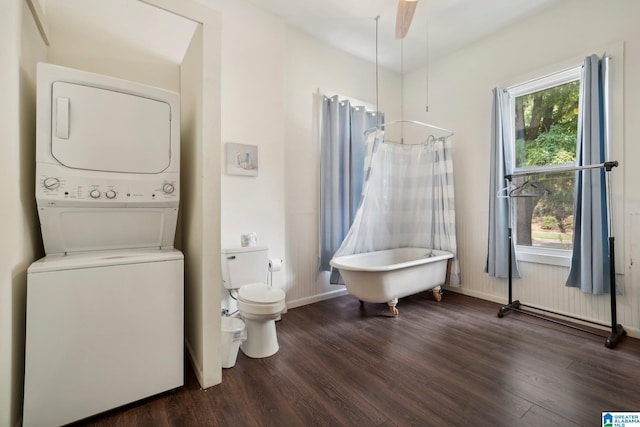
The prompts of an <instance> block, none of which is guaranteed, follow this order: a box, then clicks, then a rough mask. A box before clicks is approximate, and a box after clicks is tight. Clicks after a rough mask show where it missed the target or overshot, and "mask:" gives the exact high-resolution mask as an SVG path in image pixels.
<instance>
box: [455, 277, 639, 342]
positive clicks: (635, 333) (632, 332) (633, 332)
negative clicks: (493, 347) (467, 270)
mask: <svg viewBox="0 0 640 427" xmlns="http://www.w3.org/2000/svg"><path fill="white" fill-rule="evenodd" d="M445 290H447V291H450V292H456V293H459V294H462V295H468V296H470V297H475V298H479V299H482V300H485V301H491V302H495V303H498V304H506V303H507V302H508V301H507V300H508V298H506V297H497V296H495V295H491V294H486V293H484V292H477V291H473V290H469V289H464V288H449V287H448V288H445ZM560 314H562V313H560ZM551 317H554V316H553V315H551ZM586 326H591V325H586ZM622 327H623V328H624V330H625V332H626V333H627V336H629V337H631V338H640V329H638V328H631V327H628V326H625V325H622ZM623 339H624V338H623Z"/></svg>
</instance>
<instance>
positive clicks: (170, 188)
mask: <svg viewBox="0 0 640 427" xmlns="http://www.w3.org/2000/svg"><path fill="white" fill-rule="evenodd" d="M175 189H176V188H175V187H174V186H173V184H169V183H166V184H164V185H163V186H162V191H164V192H165V193H167V194H171V193H173V192H174V191H175Z"/></svg>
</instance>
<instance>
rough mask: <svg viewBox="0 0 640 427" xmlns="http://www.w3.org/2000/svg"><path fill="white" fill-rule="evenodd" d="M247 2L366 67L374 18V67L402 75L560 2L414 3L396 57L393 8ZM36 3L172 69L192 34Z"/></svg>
mask: <svg viewBox="0 0 640 427" xmlns="http://www.w3.org/2000/svg"><path fill="white" fill-rule="evenodd" d="M143 1H144V0H143ZM200 1H202V0H200ZM230 1H236V0H230ZM248 1H249V2H250V3H253V4H254V5H256V6H258V7H260V8H262V9H264V10H267V11H269V12H271V13H273V14H275V15H278V16H280V17H282V19H283V20H284V21H285V22H286V23H287V24H289V25H291V26H292V27H294V28H298V29H300V30H302V31H305V32H307V33H310V34H311V35H313V36H314V37H316V38H318V39H320V40H323V41H325V42H326V43H328V44H330V45H333V46H335V47H337V48H339V49H342V50H344V51H346V52H348V53H351V54H353V55H355V56H357V57H360V58H362V59H365V60H367V61H370V62H375V57H376V21H375V18H376V16H379V17H380V18H379V20H378V25H379V29H378V61H379V64H380V66H382V67H386V68H389V69H393V70H396V71H401V70H403V71H404V72H408V71H411V70H414V69H417V68H419V67H421V66H424V65H425V64H426V62H427V57H428V58H429V60H434V59H437V58H439V57H442V56H443V55H446V54H449V53H451V52H453V51H455V50H457V49H460V48H461V47H463V46H466V45H468V44H470V43H473V42H474V41H475V40H477V39H479V38H481V37H483V36H486V35H488V34H490V33H492V32H495V31H498V30H500V29H501V28H504V27H505V26H508V25H510V24H512V23H514V22H517V21H518V20H521V19H524V18H526V17H527V16H530V15H532V14H535V13H537V12H539V11H540V10H542V9H544V8H546V7H549V6H551V5H553V4H555V3H557V2H559V1H561V0H419V2H418V6H417V8H416V12H415V16H414V18H413V22H412V24H411V28H410V30H409V33H408V35H407V37H406V38H405V39H404V41H403V43H402V49H401V44H400V42H399V41H396V40H395V39H394V28H395V19H396V7H397V3H396V1H397V0H248ZM41 2H42V3H43V6H45V8H46V13H47V16H48V18H50V19H54V20H58V21H59V25H62V26H64V27H65V28H67V32H69V31H72V33H74V34H75V37H76V39H77V38H85V39H86V38H93V39H100V40H102V41H105V40H109V41H110V43H112V44H117V45H120V46H127V48H128V49H129V50H133V51H137V52H139V53H140V54H144V55H145V56H150V57H155V58H157V59H159V60H164V61H169V62H172V63H176V64H179V63H180V62H182V58H183V55H184V52H185V51H186V48H187V46H188V44H189V42H190V40H191V36H192V34H193V31H194V28H195V24H194V23H193V22H190V21H188V20H186V19H183V18H181V17H178V16H176V15H173V14H171V13H167V12H164V11H162V10H160V9H158V8H155V7H153V6H149V5H147V4H145V3H143V2H142V1H136V0H41ZM167 28H170V29H171V31H167ZM71 29H73V30H71ZM427 29H428V34H427ZM427 39H428V44H427ZM70 48H71V46H70ZM427 48H428V53H427ZM401 50H402V52H403V53H402V56H401ZM98 54H99V53H98ZM401 57H402V58H403V60H402V61H401Z"/></svg>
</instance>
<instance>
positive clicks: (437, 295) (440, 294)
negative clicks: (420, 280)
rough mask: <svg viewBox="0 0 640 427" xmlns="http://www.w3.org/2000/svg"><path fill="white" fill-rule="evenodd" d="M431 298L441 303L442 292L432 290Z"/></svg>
mask: <svg viewBox="0 0 640 427" xmlns="http://www.w3.org/2000/svg"><path fill="white" fill-rule="evenodd" d="M433 297H434V298H435V299H436V301H438V302H440V301H442V290H440V289H434V290H433Z"/></svg>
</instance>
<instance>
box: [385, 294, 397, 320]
mask: <svg viewBox="0 0 640 427" xmlns="http://www.w3.org/2000/svg"><path fill="white" fill-rule="evenodd" d="M387 304H388V305H389V311H390V312H391V314H392V315H393V317H397V316H398V309H397V308H396V305H397V304H398V298H394V299H392V300H391V301H389V302H387Z"/></svg>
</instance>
